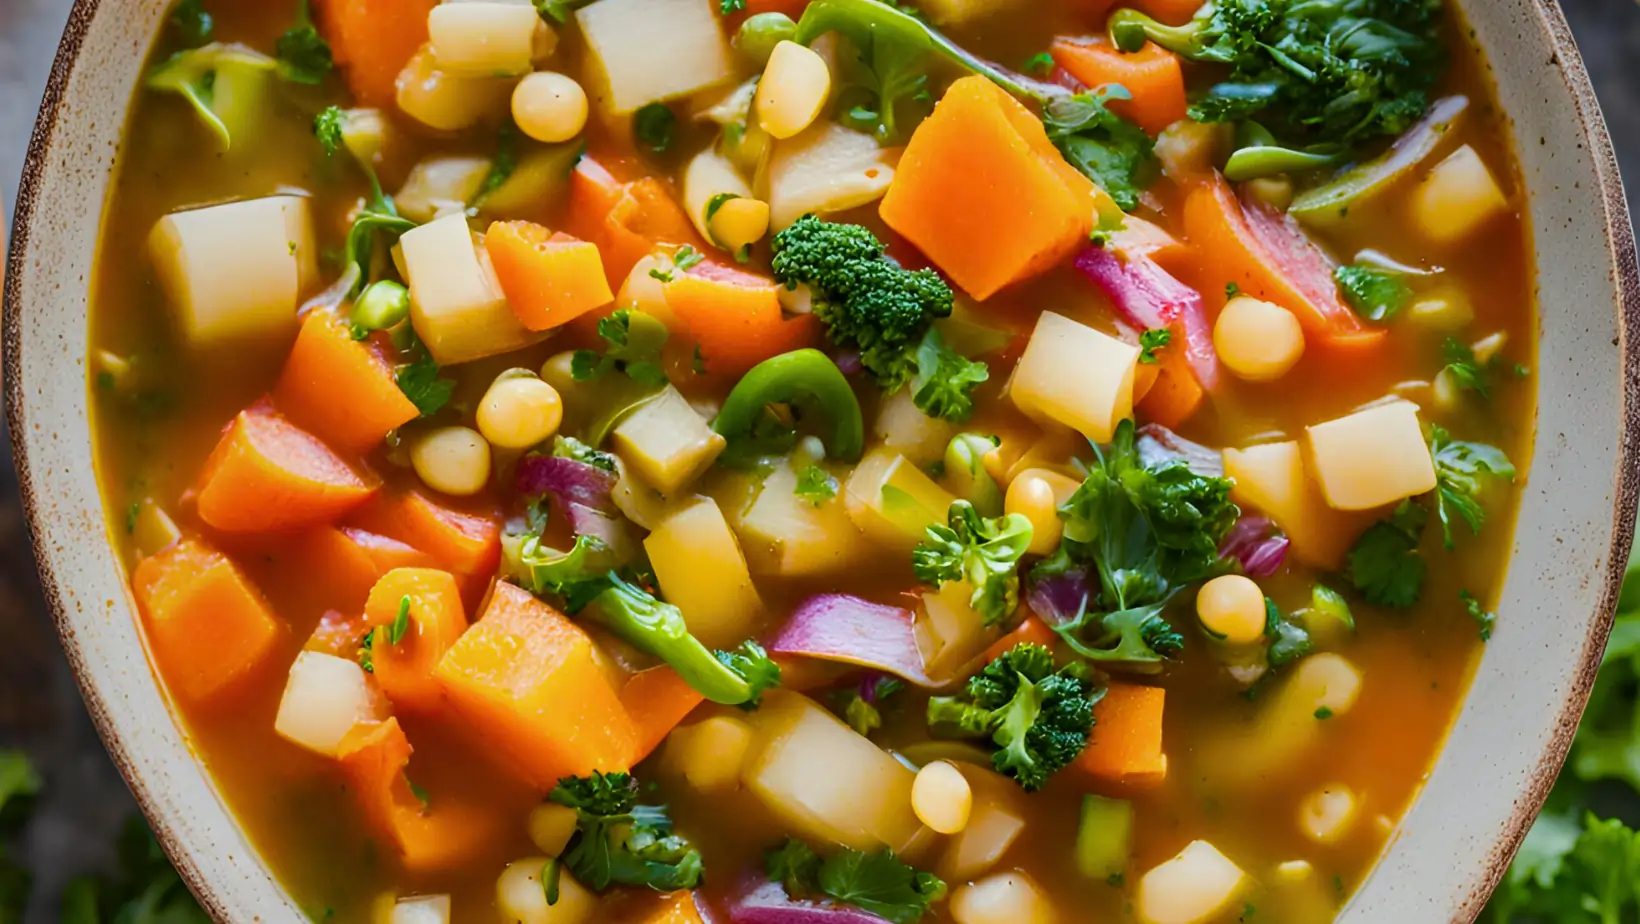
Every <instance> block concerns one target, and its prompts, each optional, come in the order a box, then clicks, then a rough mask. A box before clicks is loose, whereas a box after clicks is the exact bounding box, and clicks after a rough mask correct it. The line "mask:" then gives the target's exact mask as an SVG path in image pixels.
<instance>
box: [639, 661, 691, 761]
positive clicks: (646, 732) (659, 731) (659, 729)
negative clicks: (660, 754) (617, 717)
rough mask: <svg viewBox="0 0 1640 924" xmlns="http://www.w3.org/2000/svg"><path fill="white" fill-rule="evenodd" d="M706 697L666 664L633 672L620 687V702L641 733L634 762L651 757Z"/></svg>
mask: <svg viewBox="0 0 1640 924" xmlns="http://www.w3.org/2000/svg"><path fill="white" fill-rule="evenodd" d="M705 699H706V697H704V696H702V695H700V693H699V692H698V691H696V690H695V688H694V687H691V686H690V685H689V684H687V683H685V682H684V680H683V678H682V677H680V676H678V672H677V671H675V670H673V669H672V668H671V667H668V666H667V665H665V664H663V665H661V666H660V667H651V668H649V669H648V670H644V671H639V672H638V673H636V674H633V675H632V677H631V678H630V679H628V680H627V682H626V685H625V686H623V687H622V688H621V705H623V706H625V707H626V712H627V714H628V715H630V716H631V717H632V724H633V726H634V727H635V728H636V729H637V732H638V750H637V754H636V756H634V757H633V759H632V762H633V763H637V762H638V761H641V760H643V759H644V758H645V757H648V756H649V755H650V753H651V752H653V751H654V750H655V748H657V747H659V746H660V743H661V742H662V741H664V740H666V736H667V735H670V734H671V733H672V729H674V728H677V727H678V723H679V722H682V721H683V720H684V718H685V717H686V716H688V715H689V713H691V712H693V711H694V710H695V707H696V706H699V705H700V704H701V702H702V701H703V700H705Z"/></svg>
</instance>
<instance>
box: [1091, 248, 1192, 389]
mask: <svg viewBox="0 0 1640 924" xmlns="http://www.w3.org/2000/svg"><path fill="white" fill-rule="evenodd" d="M1075 265H1076V269H1077V270H1078V271H1079V272H1081V274H1082V275H1083V276H1085V277H1087V279H1088V281H1089V282H1092V283H1093V284H1094V285H1095V286H1097V287H1098V288H1099V289H1100V290H1101V291H1102V292H1104V293H1105V297H1106V298H1109V299H1110V303H1111V306H1112V307H1113V308H1115V309H1116V314H1117V316H1118V317H1120V318H1121V319H1122V320H1123V322H1125V323H1126V324H1128V325H1129V326H1130V327H1133V328H1135V329H1137V330H1147V329H1150V328H1171V327H1172V326H1173V324H1174V322H1175V321H1176V322H1178V324H1179V326H1180V327H1181V328H1183V330H1184V341H1185V342H1184V343H1183V344H1179V345H1178V346H1177V347H1176V348H1178V349H1183V350H1184V351H1185V358H1186V359H1187V360H1188V361H1189V363H1190V371H1192V372H1194V373H1195V374H1196V378H1197V380H1198V381H1200V382H1201V385H1202V387H1203V388H1205V389H1207V390H1209V391H1212V390H1213V389H1214V388H1216V387H1218V384H1219V357H1218V352H1217V351H1216V350H1215V349H1214V348H1213V325H1212V323H1211V322H1209V321H1208V319H1207V308H1206V306H1205V305H1203V303H1202V297H1201V293H1199V292H1197V291H1196V290H1195V289H1192V288H1190V287H1189V286H1187V285H1185V284H1184V283H1182V282H1180V281H1179V280H1177V279H1175V278H1173V276H1172V275H1171V274H1170V273H1168V271H1167V270H1164V269H1162V267H1161V266H1160V265H1159V264H1158V263H1157V262H1156V261H1154V260H1152V259H1150V258H1149V257H1145V256H1132V257H1129V258H1128V259H1127V260H1126V261H1124V260H1123V259H1122V258H1121V257H1119V256H1117V255H1116V254H1115V253H1113V252H1111V250H1110V249H1109V248H1106V247H1088V248H1086V249H1084V250H1083V251H1082V252H1081V253H1079V254H1077V256H1076V264H1075Z"/></svg>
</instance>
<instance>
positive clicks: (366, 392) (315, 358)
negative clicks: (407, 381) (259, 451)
mask: <svg viewBox="0 0 1640 924" xmlns="http://www.w3.org/2000/svg"><path fill="white" fill-rule="evenodd" d="M339 394H340V395H346V396H347V399H346V400H345V401H338V400H337V395H339ZM273 401H274V403H275V404H276V405H277V406H278V407H279V409H280V411H282V412H284V414H285V415H286V416H287V417H289V418H290V419H291V420H292V421H294V422H296V423H297V424H298V425H300V426H302V427H305V428H307V429H308V430H310V431H312V433H313V435H315V436H317V437H319V438H320V439H323V440H325V441H326V442H328V443H330V444H331V445H332V446H335V447H337V448H338V449H345V450H347V451H349V452H359V453H363V452H369V451H370V450H372V449H374V448H376V447H377V446H379V445H381V442H382V439H383V438H384V437H386V436H387V434H388V433H389V432H390V431H392V430H394V429H396V428H398V427H401V426H403V425H404V424H407V423H409V422H410V421H412V420H414V419H416V417H417V416H418V413H419V412H418V411H417V410H416V406H415V405H414V404H412V403H411V402H410V399H409V398H407V397H405V394H404V392H403V391H402V390H401V389H400V388H399V386H398V383H397V382H396V381H394V378H393V367H392V366H391V365H390V364H389V363H388V361H387V359H386V358H385V357H384V356H383V355H382V354H381V353H380V352H379V351H378V350H377V349H376V348H375V347H374V345H373V344H370V343H361V342H359V341H356V340H354V339H353V338H352V336H351V335H350V334H349V333H348V330H347V327H346V325H344V324H343V323H342V322H341V321H339V320H338V319H336V318H335V317H333V316H332V315H331V314H330V313H329V312H325V311H312V312H309V313H308V315H307V317H306V318H304V319H303V320H302V330H301V333H299V334H297V336H296V345H295V346H294V347H292V348H291V351H290V354H289V355H288V356H286V357H285V367H284V369H283V370H281V371H280V373H279V381H278V382H277V383H275V384H274V386H273Z"/></svg>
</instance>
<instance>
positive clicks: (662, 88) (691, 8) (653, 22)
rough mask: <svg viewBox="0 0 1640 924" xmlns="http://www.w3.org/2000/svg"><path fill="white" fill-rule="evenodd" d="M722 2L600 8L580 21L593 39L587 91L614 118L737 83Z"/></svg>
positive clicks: (653, 1)
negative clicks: (722, 24) (720, 11)
mask: <svg viewBox="0 0 1640 924" xmlns="http://www.w3.org/2000/svg"><path fill="white" fill-rule="evenodd" d="M716 7H717V3H716V0H598V2H597V3H594V4H592V5H591V6H588V7H584V8H582V9H581V10H579V11H577V12H576V14H575V20H576V22H578V23H580V25H581V32H582V34H583V35H584V36H585V37H586V44H587V52H588V54H589V55H590V60H589V61H588V66H589V70H590V71H591V72H592V73H593V74H594V75H595V76H596V79H594V80H592V81H591V82H590V84H589V85H588V87H587V89H588V91H589V92H590V93H591V94H592V96H593V98H594V100H595V101H596V102H597V104H598V106H599V107H600V108H601V109H603V110H604V111H605V112H607V113H609V114H610V115H625V114H627V113H630V112H635V111H636V110H638V109H639V108H641V107H643V106H644V105H646V104H648V103H653V102H659V101H664V100H669V99H676V98H678V97H680V96H688V95H690V94H692V93H696V92H699V91H701V90H704V89H706V88H708V87H711V86H714V85H716V84H720V83H724V82H726V81H728V80H731V79H733V78H734V76H735V63H734V58H733V57H732V53H731V51H730V49H729V43H728V42H727V41H725V40H724V37H723V30H722V28H721V27H720V26H719V25H718V16H717V11H716Z"/></svg>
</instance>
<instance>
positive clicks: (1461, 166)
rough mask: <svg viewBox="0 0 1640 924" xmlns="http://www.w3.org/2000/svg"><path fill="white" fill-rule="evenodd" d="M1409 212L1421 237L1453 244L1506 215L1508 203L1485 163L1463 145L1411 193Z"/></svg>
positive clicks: (1473, 151)
mask: <svg viewBox="0 0 1640 924" xmlns="http://www.w3.org/2000/svg"><path fill="white" fill-rule="evenodd" d="M1409 208H1410V209H1411V213H1412V220H1413V222H1414V223H1415V224H1416V225H1417V226H1418V227H1419V228H1420V229H1422V230H1423V232H1424V236H1426V237H1428V238H1429V239H1430V240H1432V241H1434V242H1436V243H1439V244H1456V243H1458V242H1459V241H1461V240H1463V239H1464V238H1466V237H1468V236H1470V235H1471V234H1473V233H1475V232H1476V231H1477V230H1479V229H1480V228H1481V227H1483V226H1484V225H1485V224H1486V223H1487V222H1489V221H1491V220H1492V219H1494V218H1496V217H1498V216H1499V215H1502V214H1503V213H1505V212H1507V211H1509V200H1508V199H1507V198H1505V197H1504V194H1503V190H1502V189H1499V188H1498V181H1497V180H1496V179H1494V178H1493V177H1492V171H1490V170H1488V169H1487V167H1486V162H1485V161H1483V160H1481V156H1480V155H1479V154H1477V153H1475V149H1474V148H1472V147H1470V146H1469V145H1464V146H1463V147H1461V148H1459V149H1457V150H1456V151H1453V152H1452V153H1451V154H1450V155H1449V156H1448V157H1447V158H1446V160H1443V161H1441V162H1440V163H1438V164H1436V165H1435V166H1434V168H1433V169H1431V170H1430V171H1429V176H1427V177H1425V178H1424V181H1423V182H1422V183H1420V184H1418V186H1417V188H1415V189H1413V191H1412V197H1411V201H1410V204H1409Z"/></svg>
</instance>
